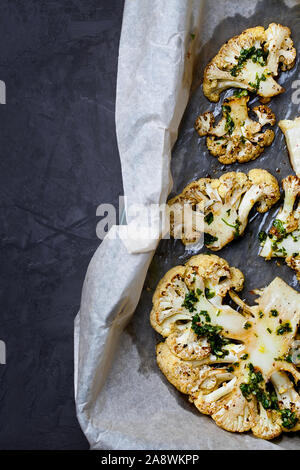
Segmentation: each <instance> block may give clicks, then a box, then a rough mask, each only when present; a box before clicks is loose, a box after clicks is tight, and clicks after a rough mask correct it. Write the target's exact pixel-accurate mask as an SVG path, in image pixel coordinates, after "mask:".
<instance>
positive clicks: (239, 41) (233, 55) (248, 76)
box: [203, 23, 296, 102]
mask: <svg viewBox="0 0 300 470" xmlns="http://www.w3.org/2000/svg"><path fill="white" fill-rule="evenodd" d="M295 60H296V49H295V48H294V45H293V41H292V39H291V31H290V29H289V28H287V27H284V26H282V25H280V24H275V23H272V24H270V25H269V27H268V29H267V30H264V28H263V27H261V26H257V27H255V28H250V29H247V30H246V31H244V32H243V33H242V34H240V35H239V36H236V37H234V38H232V39H230V40H229V41H228V42H227V43H226V44H224V45H223V46H222V48H221V49H220V51H219V52H218V54H217V55H216V56H215V57H214V58H213V59H212V61H211V62H210V63H209V64H208V66H207V67H206V69H205V72H204V81H203V92H204V94H205V96H206V97H207V98H208V99H209V100H210V101H214V102H216V101H219V99H220V93H221V92H222V91H223V90H225V89H227V88H231V87H236V88H243V89H247V90H249V91H252V92H256V93H257V94H258V95H259V96H261V97H263V98H264V99H270V98H271V97H272V96H275V95H278V94H279V93H282V92H283V91H284V88H282V87H281V86H280V85H279V84H278V83H277V82H276V81H275V80H274V78H273V77H276V76H277V75H278V68H279V65H280V66H281V70H289V69H291V68H292V67H293V66H294V65H295Z"/></svg>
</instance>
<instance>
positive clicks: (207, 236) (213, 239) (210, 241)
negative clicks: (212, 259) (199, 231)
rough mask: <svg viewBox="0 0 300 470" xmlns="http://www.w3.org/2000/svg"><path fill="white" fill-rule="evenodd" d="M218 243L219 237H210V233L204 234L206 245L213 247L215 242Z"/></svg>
mask: <svg viewBox="0 0 300 470" xmlns="http://www.w3.org/2000/svg"><path fill="white" fill-rule="evenodd" d="M217 241H218V237H214V236H213V235H210V234H209V233H205V234H204V243H205V245H212V244H213V243H214V242H217Z"/></svg>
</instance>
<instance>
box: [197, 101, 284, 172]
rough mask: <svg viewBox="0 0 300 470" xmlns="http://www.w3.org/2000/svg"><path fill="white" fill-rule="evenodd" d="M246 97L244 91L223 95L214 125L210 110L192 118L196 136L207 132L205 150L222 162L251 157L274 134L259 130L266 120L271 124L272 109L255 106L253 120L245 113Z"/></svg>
mask: <svg viewBox="0 0 300 470" xmlns="http://www.w3.org/2000/svg"><path fill="white" fill-rule="evenodd" d="M248 101H249V96H247V92H246V94H245V93H242V94H241V95H240V96H233V97H231V98H228V99H226V100H225V101H224V104H223V106H222V111H223V117H222V119H221V120H220V121H219V123H218V124H217V125H216V126H214V123H215V118H214V115H213V113H211V112H206V113H204V114H202V115H200V116H199V117H198V118H197V119H196V122H195V129H196V131H197V132H198V134H199V135H200V137H202V136H205V135H207V136H208V137H207V139H206V145H207V148H208V150H209V151H210V153H211V154H212V155H213V156H214V157H217V158H218V160H219V162H221V163H223V164H225V165H228V164H231V163H235V162H236V161H238V162H239V163H245V162H248V161H250V160H255V159H256V158H258V157H259V156H260V155H261V154H262V153H263V151H264V149H265V147H268V146H270V145H271V144H272V142H273V140H274V137H275V134H274V132H273V131H272V130H271V129H266V130H265V131H262V128H263V127H264V126H265V125H266V124H270V125H272V126H273V125H274V124H275V122H276V119H275V115H274V113H273V112H272V110H271V109H270V108H268V107H267V106H265V105H260V106H256V107H255V108H253V112H254V113H255V114H256V116H257V118H258V121H254V120H252V119H250V117H249V115H248V111H249V110H248V106H247V103H248Z"/></svg>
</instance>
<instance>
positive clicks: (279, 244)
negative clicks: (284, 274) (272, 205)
mask: <svg viewBox="0 0 300 470" xmlns="http://www.w3.org/2000/svg"><path fill="white" fill-rule="evenodd" d="M282 187H283V190H284V203H283V206H282V208H281V209H280V211H279V213H278V215H277V217H276V219H275V220H274V221H273V225H272V228H271V230H270V231H269V233H268V234H266V233H265V232H261V233H260V234H259V238H260V241H261V246H262V249H261V251H260V256H262V257H264V258H265V259H267V260H269V259H271V258H285V261H286V263H287V264H288V266H290V267H291V268H292V269H294V271H295V272H296V276H297V279H298V281H300V201H299V196H300V178H299V177H298V176H288V177H287V178H285V179H284V180H283V181H282ZM295 206H296V207H295Z"/></svg>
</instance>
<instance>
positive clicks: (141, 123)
mask: <svg viewBox="0 0 300 470" xmlns="http://www.w3.org/2000/svg"><path fill="white" fill-rule="evenodd" d="M272 21H275V22H280V23H282V24H286V25H288V26H290V27H291V28H292V32H293V38H294V40H295V43H296V47H297V48H298V50H300V37H299V25H300V3H299V1H295V0H286V1H283V0H282V1H278V0H257V1H251V2H250V1H249V0H221V1H220V0H184V1H182V0H169V1H168V2H166V1H165V0H153V1H151V2H149V0H127V1H126V4H125V10H124V18H123V26H122V35H121V42H120V56H119V69H118V86H117V112H116V126H117V135H118V144H119V150H120V158H121V163H122V173H123V182H124V191H125V196H126V197H127V207H126V208H127V213H126V218H127V223H128V224H129V226H131V227H133V228H134V227H135V226H138V224H139V220H138V216H136V215H135V214H130V210H129V208H130V206H131V205H132V204H136V203H140V204H143V206H144V207H145V210H148V208H149V207H150V206H151V204H155V203H163V202H165V201H166V199H167V197H168V194H169V191H170V190H171V187H172V178H171V173H172V177H173V180H174V181H173V182H174V184H173V193H174V194H176V193H178V192H179V191H181V190H182V189H183V187H184V186H185V185H187V184H188V183H189V182H190V181H192V180H194V179H196V178H200V177H204V176H207V175H208V174H209V175H210V176H215V177H218V176H220V175H221V174H222V173H224V171H237V170H241V171H245V172H247V171H249V169H251V168H265V169H267V170H268V171H270V172H271V173H273V174H274V175H276V176H277V178H278V179H279V180H281V179H282V178H283V177H284V176H286V175H287V174H290V173H291V172H292V170H291V167H290V164H289V159H288V155H287V151H286V149H285V143H284V138H283V135H282V134H281V132H280V131H279V130H278V129H276V139H275V141H274V143H273V145H272V146H271V147H270V148H269V149H267V150H266V151H265V153H264V154H263V156H262V157H260V158H259V159H258V160H256V161H254V162H249V163H247V164H244V165H231V166H227V167H226V168H224V167H222V165H221V164H219V162H218V161H217V160H216V159H214V158H213V157H212V156H211V155H209V153H208V152H207V149H206V147H205V142H204V141H205V139H199V138H198V136H197V134H196V133H195V131H194V130H193V123H194V120H195V117H196V116H197V115H198V114H199V113H202V112H205V111H207V110H213V111H214V112H215V113H218V112H220V110H221V101H220V102H219V103H218V105H217V106H216V105H215V104H212V103H209V102H208V101H207V100H206V99H205V98H204V96H203V93H202V89H201V87H200V86H199V80H201V77H202V75H203V70H204V67H205V65H206V64H207V63H208V61H209V60H210V59H211V58H212V57H213V56H214V55H215V54H216V52H217V51H218V49H219V47H220V46H221V45H222V44H223V43H224V42H225V41H226V40H227V39H228V38H230V37H232V36H234V35H235V34H239V33H240V32H241V31H242V30H244V29H245V28H248V27H251V26H256V25H258V24H263V25H264V26H268V24H269V23H270V22H272ZM195 33H196V36H195V37H194V34H195ZM298 65H299V61H298V60H297V64H296V66H295V68H294V69H293V70H292V71H290V72H288V73H285V74H282V75H281V76H280V83H283V84H284V86H285V88H286V90H287V91H286V93H284V94H283V95H281V96H279V97H276V98H274V99H273V100H272V102H271V107H272V109H273V110H274V111H275V113H276V115H277V118H278V120H279V119H283V118H293V117H295V116H296V115H298V114H299V110H298V105H297V104H293V103H292V83H293V82H294V81H295V80H297V79H298V78H299V67H298ZM193 70H194V75H193V73H192V71H193ZM192 77H193V82H192ZM191 90H192V92H191ZM227 94H230V92H227V93H226V94H225V96H226V95H227ZM222 98H224V96H223V97H222ZM255 100H256V99H254V100H253V101H255ZM182 117H183V118H182ZM180 123H181V124H180ZM179 124H180V129H179V133H178V127H179ZM177 136H178V138H177ZM176 139H177V140H176ZM175 142H176V144H175V145H174V143H175ZM173 145H174V147H173ZM172 147H173V151H172V161H170V156H171V150H172ZM276 169H277V171H276ZM275 211H276V208H274V209H273V211H271V213H269V214H267V215H264V216H263V215H258V214H254V215H253V217H252V219H251V220H250V224H249V227H248V229H247V231H246V233H245V236H244V237H242V238H241V239H240V240H238V241H236V242H234V243H232V244H231V245H230V246H228V247H226V248H225V249H223V250H221V251H220V252H218V254H219V255H220V256H221V257H224V258H225V259H227V260H228V261H229V263H231V265H233V266H237V267H239V268H240V269H242V271H243V272H244V274H245V276H246V284H245V289H244V298H245V299H246V300H247V301H248V302H250V303H253V296H251V295H250V294H249V291H250V290H252V289H253V288H255V287H256V288H257V287H262V286H263V285H265V284H266V283H268V282H270V281H271V280H272V279H273V278H274V277H275V276H276V275H279V276H281V277H283V278H284V279H285V280H286V281H287V282H288V283H290V284H291V285H292V286H293V287H295V288H298V284H297V281H296V279H295V276H294V275H293V273H292V271H291V270H289V268H287V267H285V266H281V267H278V266H277V265H276V263H274V262H269V263H266V262H265V261H264V260H263V259H262V258H260V257H258V249H259V246H258V242H257V233H258V232H259V230H261V229H262V228H264V229H266V228H267V227H268V225H270V223H271V220H272V218H273V216H274V213H275ZM158 230H159V228H158V225H157V231H158ZM157 244H158V242H157V238H156V237H155V236H154V237H152V238H139V239H138V238H137V239H134V238H132V237H128V236H126V233H125V234H124V231H122V229H121V228H120V227H113V229H112V230H111V232H110V233H109V235H108V236H107V237H106V239H105V240H104V241H103V242H102V244H101V246H100V247H99V249H98V250H97V252H96V253H95V255H94V257H93V259H92V261H91V263H90V265H89V268H88V271H87V274H86V279H85V282H84V286H83V292H82V301H81V307H80V312H79V314H78V315H77V317H76V321H75V396H76V407H77V415H78V419H79V422H80V425H81V427H82V429H83V431H84V433H85V434H86V436H87V438H88V440H89V442H90V444H91V448H92V449H254V448H255V449H282V448H284V449H295V448H299V446H300V440H299V436H298V435H295V436H291V435H285V436H283V437H280V438H278V439H276V440H275V441H272V442H266V441H262V440H258V439H256V438H254V437H253V436H252V435H251V434H244V435H238V434H231V433H228V432H226V431H224V430H222V429H220V428H218V427H217V426H216V425H215V424H214V422H213V421H212V420H211V418H209V417H207V416H204V415H201V414H200V413H199V412H198V411H197V410H196V408H195V407H194V406H193V405H192V404H190V403H189V402H188V400H187V399H186V397H184V396H183V395H182V394H180V393H179V392H178V391H177V390H176V389H175V388H174V387H173V386H172V385H171V384H169V383H168V382H167V380H166V379H165V378H164V376H163V375H162V374H161V373H160V371H159V369H158V367H157V365H156V360H155V344H156V343H157V342H158V341H159V340H160V338H159V335H157V334H156V333H155V332H154V331H153V330H152V328H151V326H150V324H149V314H150V310H151V304H152V295H153V292H154V290H155V287H156V285H157V283H158V281H159V280H160V278H161V277H162V276H163V275H164V273H165V272H166V271H167V270H168V269H170V268H171V267H172V266H176V265H178V264H183V263H184V262H185V261H186V260H187V259H188V258H189V257H190V256H192V255H193V254H195V253H193V252H191V251H188V250H185V249H184V246H183V245H182V244H181V242H180V241H178V240H177V241H174V240H162V241H161V242H160V244H159V246H158V248H157V250H156V253H155V255H154V250H155V248H156V247H157ZM204 250H205V249H204ZM245 253H247V256H246V258H245ZM153 256H154V258H153ZM151 261H152V263H151ZM150 263H151V265H150ZM149 266H150V268H149ZM147 271H148V274H147ZM146 274H147V277H146ZM145 277H146V281H145ZM144 281H145V284H144ZM143 286H144V287H143ZM136 307H137V308H136ZM135 310H136V311H135ZM134 311H135V315H134V316H133V318H132V320H131V322H130V323H129V325H128V326H127V327H126V325H127V324H128V321H129V320H130V318H131V316H132V314H133V312H134ZM125 327H126V328H125ZM124 328H125V330H124ZM123 330H124V331H123Z"/></svg>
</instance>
